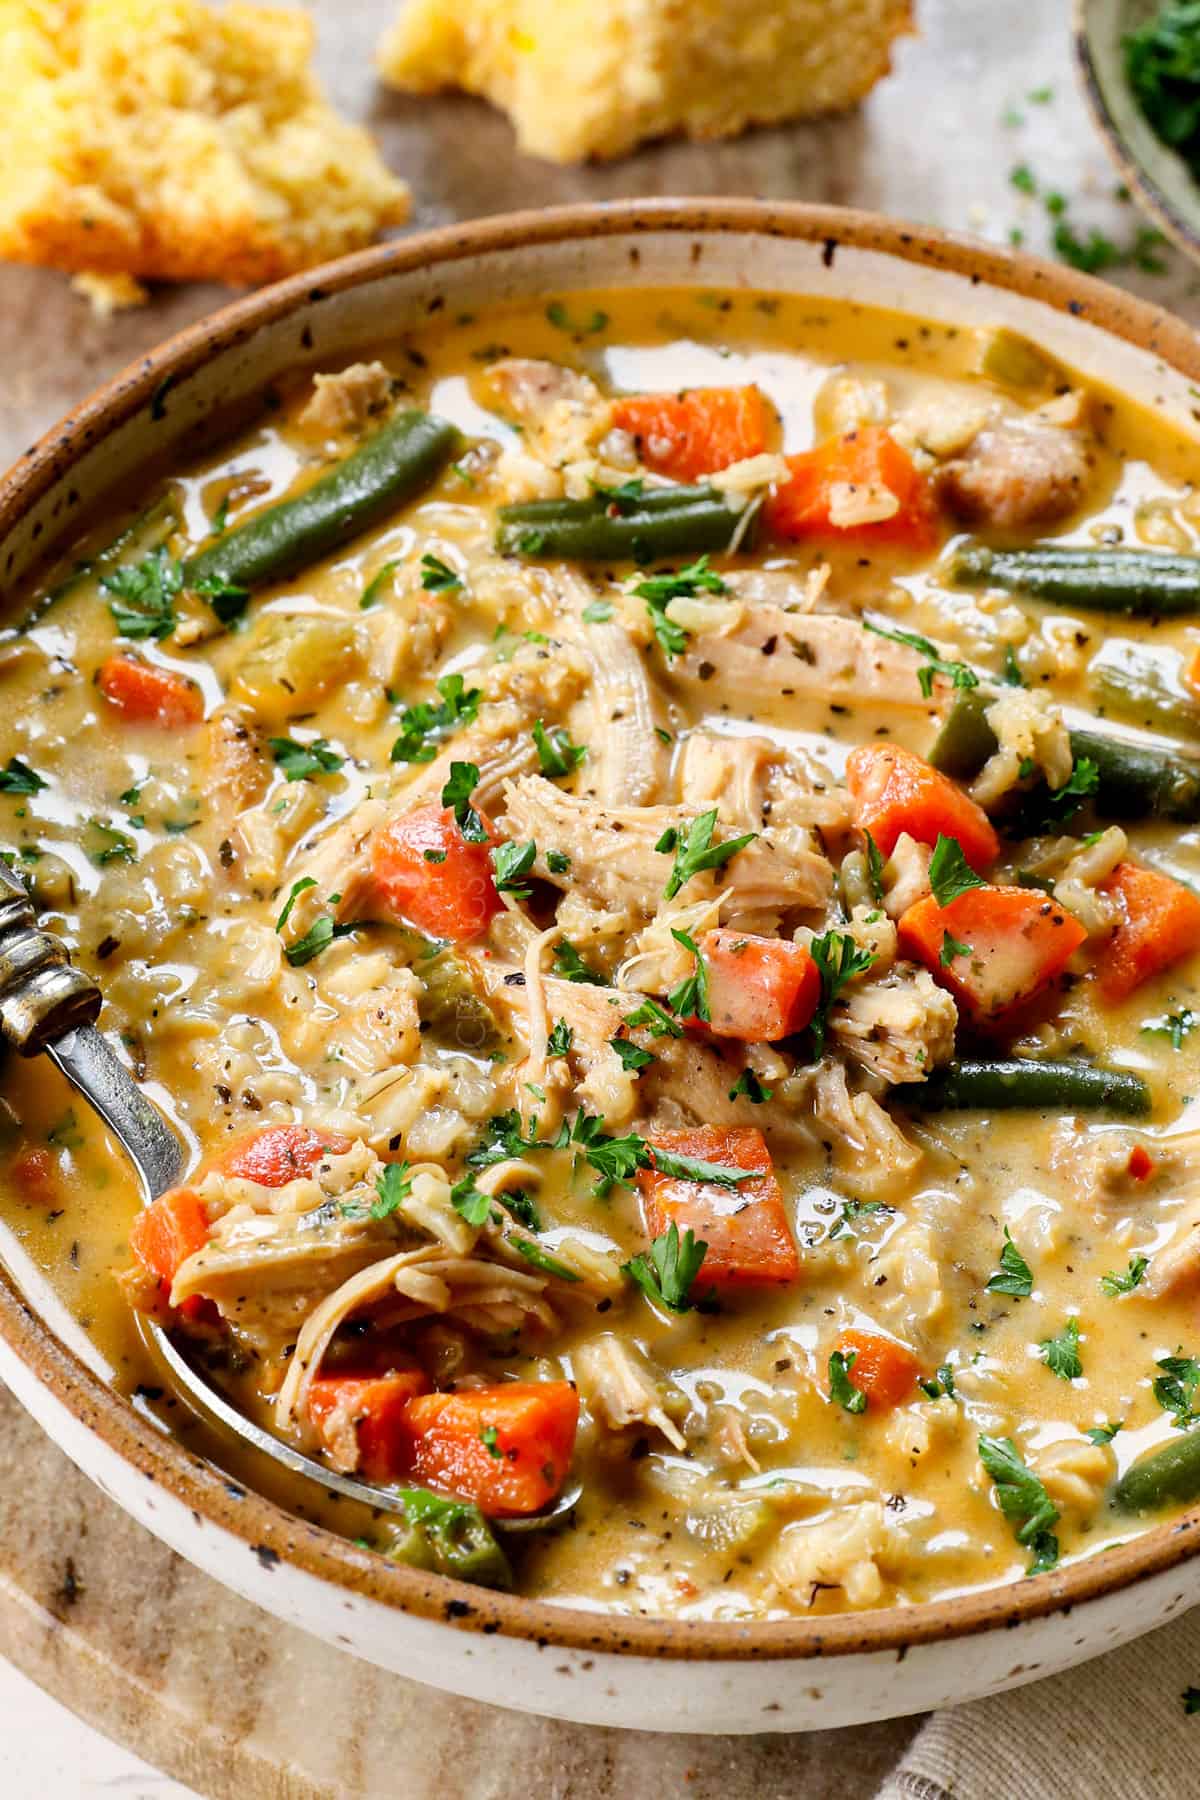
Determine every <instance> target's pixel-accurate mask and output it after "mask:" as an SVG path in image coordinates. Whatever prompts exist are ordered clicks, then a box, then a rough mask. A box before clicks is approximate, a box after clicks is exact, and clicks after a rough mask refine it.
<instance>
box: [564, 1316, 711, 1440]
mask: <svg viewBox="0 0 1200 1800" xmlns="http://www.w3.org/2000/svg"><path fill="white" fill-rule="evenodd" d="M571 1363H572V1367H573V1370H574V1373H575V1377H576V1380H577V1382H578V1384H579V1390H580V1392H581V1393H582V1395H583V1397H584V1400H585V1401H586V1402H587V1405H588V1408H589V1410H590V1411H591V1413H592V1415H593V1417H595V1418H598V1419H600V1420H601V1421H602V1422H603V1423H604V1424H605V1425H607V1426H608V1428H609V1430H610V1431H624V1430H625V1429H626V1427H627V1426H629V1425H648V1426H650V1427H651V1428H652V1429H653V1430H654V1431H660V1432H661V1433H662V1435H663V1437H665V1438H666V1440H667V1442H668V1443H669V1444H671V1445H672V1446H673V1447H674V1448H675V1449H676V1450H682V1449H684V1448H685V1439H684V1436H683V1433H682V1432H681V1431H680V1430H679V1429H678V1427H677V1426H676V1425H675V1424H674V1423H673V1422H672V1420H671V1419H670V1417H669V1416H668V1414H667V1413H665V1412H664V1411H663V1405H662V1401H661V1400H660V1398H659V1393H658V1388H657V1387H656V1386H655V1383H654V1381H653V1379H652V1377H651V1374H650V1371H649V1369H648V1368H647V1367H646V1365H645V1364H644V1363H643V1362H642V1360H641V1358H640V1357H639V1356H637V1355H636V1354H635V1353H634V1351H633V1350H631V1349H630V1347H629V1345H628V1344H625V1343H623V1342H622V1341H621V1339H620V1338H619V1337H617V1336H616V1334H615V1333H614V1332H611V1331H606V1332H604V1333H603V1334H602V1335H601V1336H600V1337H598V1338H595V1339H593V1340H592V1342H591V1343H588V1344H580V1346H579V1348H578V1349H577V1350H576V1351H575V1352H574V1354H573V1355H572V1358H571Z"/></svg>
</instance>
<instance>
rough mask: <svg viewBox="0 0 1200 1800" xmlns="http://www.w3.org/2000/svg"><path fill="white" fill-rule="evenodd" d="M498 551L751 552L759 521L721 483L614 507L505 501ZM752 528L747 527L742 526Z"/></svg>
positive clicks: (598, 556)
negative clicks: (737, 507)
mask: <svg viewBox="0 0 1200 1800" xmlns="http://www.w3.org/2000/svg"><path fill="white" fill-rule="evenodd" d="M499 519H500V523H499V527H498V529H497V532H496V549H497V550H499V551H500V552H501V553H502V554H503V555H505V556H563V557H566V558H568V559H569V560H570V561H572V562H623V561H626V560H632V561H634V562H639V563H645V562H654V561H657V560H658V559H659V558H664V557H670V556H683V555H697V554H698V553H699V552H700V551H702V550H728V549H730V548H731V547H732V544H733V540H734V537H735V535H737V534H738V532H739V530H741V536H740V537H739V539H738V542H739V546H740V547H742V548H745V549H750V548H751V547H752V543H753V536H754V525H755V520H754V518H753V517H751V518H750V519H749V521H747V520H746V514H745V512H735V511H734V510H733V509H732V508H731V507H730V506H729V505H728V503H727V502H726V501H725V499H724V498H723V497H722V495H720V494H719V493H717V491H716V489H715V488H707V487H672V488H654V489H651V490H650V491H649V492H647V493H645V494H639V495H637V496H636V498H634V499H633V500H630V501H626V502H623V503H621V504H619V505H614V503H613V502H612V501H611V500H606V499H604V498H603V497H600V498H597V499H594V500H531V501H529V502H528V504H526V505H524V506H502V507H501V508H500V513H499ZM744 524H745V525H746V526H747V527H748V528H747V529H744V530H742V529H741V528H742V527H743V525H744Z"/></svg>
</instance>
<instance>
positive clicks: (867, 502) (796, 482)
mask: <svg viewBox="0 0 1200 1800" xmlns="http://www.w3.org/2000/svg"><path fill="white" fill-rule="evenodd" d="M787 465H788V468H789V470H790V471H791V473H790V475H789V478H788V480H787V481H786V482H784V483H783V484H782V485H781V486H779V487H777V488H776V489H775V491H774V493H773V494H772V495H771V496H770V498H769V499H768V501H767V505H766V513H765V517H766V523H767V529H768V530H769V531H772V532H774V533H775V534H776V536H777V537H785V538H806V537H829V538H834V539H837V538H844V539H847V540H848V541H850V542H851V543H855V544H872V543H873V544H892V545H895V546H896V547H897V548H902V549H908V550H914V551H919V550H929V549H932V547H933V546H934V544H936V542H937V539H938V514H937V507H936V505H935V504H934V499H933V493H932V490H931V488H930V486H929V483H928V482H927V481H926V479H925V477H924V476H923V475H922V474H921V472H920V470H919V469H918V468H917V466H916V464H915V463H914V462H913V460H912V457H911V456H910V455H909V454H908V452H907V450H904V449H902V448H901V446H900V445H899V444H898V443H897V442H896V440H895V439H894V438H893V437H890V436H889V435H888V433H887V432H886V431H885V430H884V428H883V426H882V425H860V426H859V427H858V429H857V430H855V431H848V432H846V433H845V434H844V436H842V437H834V438H826V440H825V442H824V443H823V444H818V445H817V446H816V448H815V449H813V450H803V451H801V452H800V454H799V455H798V456H789V457H788V458H787ZM859 513H861V514H862V515H863V517H862V522H861V523H857V522H855V519H856V515H857V514H859ZM870 514H874V515H875V516H873V517H868V515H870Z"/></svg>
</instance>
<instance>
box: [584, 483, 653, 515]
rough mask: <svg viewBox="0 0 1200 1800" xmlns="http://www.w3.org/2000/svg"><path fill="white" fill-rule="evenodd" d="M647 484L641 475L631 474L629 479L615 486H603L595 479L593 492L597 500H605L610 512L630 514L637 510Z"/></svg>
mask: <svg viewBox="0 0 1200 1800" xmlns="http://www.w3.org/2000/svg"><path fill="white" fill-rule="evenodd" d="M645 485H646V483H645V480H644V479H643V477H642V476H641V475H631V476H630V478H629V480H628V481H623V482H622V483H621V485H620V487H615V488H611V487H602V486H601V484H600V483H599V482H598V481H593V483H592V492H593V494H594V495H595V496H596V499H597V500H603V501H604V503H605V504H606V506H607V507H608V510H609V512H610V513H616V514H618V515H621V514H629V513H631V512H636V511H637V508H638V502H639V501H640V500H641V498H642V490H643V489H644V488H645Z"/></svg>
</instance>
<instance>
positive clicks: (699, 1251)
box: [622, 1219, 708, 1313]
mask: <svg viewBox="0 0 1200 1800" xmlns="http://www.w3.org/2000/svg"><path fill="white" fill-rule="evenodd" d="M707 1250H708V1245H707V1244H706V1243H705V1241H704V1239H703V1238H697V1237H695V1236H694V1234H693V1233H692V1231H691V1229H690V1227H689V1229H688V1230H686V1231H685V1232H684V1234H683V1236H682V1237H680V1235H679V1227H678V1225H676V1223H675V1221H674V1219H672V1220H671V1223H670V1224H669V1225H668V1226H667V1229H666V1230H665V1231H664V1232H663V1233H662V1234H661V1235H660V1236H659V1237H656V1238H655V1240H654V1242H653V1243H652V1244H651V1245H650V1248H649V1250H648V1251H643V1252H642V1253H641V1254H640V1255H638V1256H635V1257H632V1258H631V1259H630V1261H629V1262H627V1263H625V1264H623V1265H622V1268H623V1273H624V1274H626V1275H628V1276H629V1279H630V1280H631V1281H635V1282H636V1283H637V1285H638V1287H640V1288H641V1290H642V1292H643V1293H644V1294H645V1295H646V1297H647V1299H648V1300H651V1301H653V1302H654V1303H655V1304H656V1305H658V1306H665V1307H666V1309H667V1311H668V1312H674V1313H684V1312H688V1311H689V1310H690V1308H691V1306H692V1301H691V1299H690V1298H689V1296H690V1294H691V1290H692V1283H693V1282H694V1281H695V1279H696V1277H697V1275H698V1274H699V1273H700V1268H701V1265H702V1264H703V1262H704V1257H705V1253H706V1252H707Z"/></svg>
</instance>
